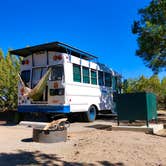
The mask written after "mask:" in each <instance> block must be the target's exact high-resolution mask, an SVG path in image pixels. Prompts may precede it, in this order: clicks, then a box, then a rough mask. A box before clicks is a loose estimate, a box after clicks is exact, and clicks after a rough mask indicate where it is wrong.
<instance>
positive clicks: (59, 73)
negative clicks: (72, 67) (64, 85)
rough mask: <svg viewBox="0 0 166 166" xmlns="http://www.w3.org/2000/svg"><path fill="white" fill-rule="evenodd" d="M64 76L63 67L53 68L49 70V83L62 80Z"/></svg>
mask: <svg viewBox="0 0 166 166" xmlns="http://www.w3.org/2000/svg"><path fill="white" fill-rule="evenodd" d="M63 75H64V70H63V65H57V66H53V67H52V70H51V81H57V80H62V77H63Z"/></svg>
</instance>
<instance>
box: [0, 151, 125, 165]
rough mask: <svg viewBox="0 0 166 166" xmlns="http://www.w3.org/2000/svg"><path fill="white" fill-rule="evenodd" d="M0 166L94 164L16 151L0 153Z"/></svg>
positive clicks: (38, 153) (50, 155) (104, 163)
mask: <svg viewBox="0 0 166 166" xmlns="http://www.w3.org/2000/svg"><path fill="white" fill-rule="evenodd" d="M98 163H100V165H103V166H124V164H123V163H110V162H109V161H98ZM0 165H3V166H4V165H5V166H11V165H12V166H19V165H22V166H23V165H33V166H35V165H36V166H37V165H44V166H47V165H54V166H59V165H62V166H95V165H96V164H94V163H81V162H68V161H64V160H62V158H60V157H57V155H56V154H44V153H41V152H40V151H33V152H27V151H23V150H18V152H17V153H0Z"/></svg>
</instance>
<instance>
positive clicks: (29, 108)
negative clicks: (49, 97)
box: [18, 105, 70, 113]
mask: <svg viewBox="0 0 166 166" xmlns="http://www.w3.org/2000/svg"><path fill="white" fill-rule="evenodd" d="M18 112H46V113H70V106H69V105H62V106H61V105H60V106H59V105H58V106H55V105H54V106H53V105H19V106H18Z"/></svg>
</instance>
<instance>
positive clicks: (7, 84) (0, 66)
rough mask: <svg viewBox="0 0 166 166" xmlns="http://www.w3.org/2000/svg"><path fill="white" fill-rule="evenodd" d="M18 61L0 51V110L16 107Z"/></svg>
mask: <svg viewBox="0 0 166 166" xmlns="http://www.w3.org/2000/svg"><path fill="white" fill-rule="evenodd" d="M18 72H19V59H17V58H16V57H14V56H11V55H9V53H8V54H7V55H6V56H4V55H3V52H2V51H0V110H13V109H16V107H17V93H18V90H17V84H18V77H17V74H18Z"/></svg>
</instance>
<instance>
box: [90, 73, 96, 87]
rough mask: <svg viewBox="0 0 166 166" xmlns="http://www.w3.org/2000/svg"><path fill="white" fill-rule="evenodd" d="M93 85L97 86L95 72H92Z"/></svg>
mask: <svg viewBox="0 0 166 166" xmlns="http://www.w3.org/2000/svg"><path fill="white" fill-rule="evenodd" d="M91 84H94V85H97V74H96V71H95V70H91Z"/></svg>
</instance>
